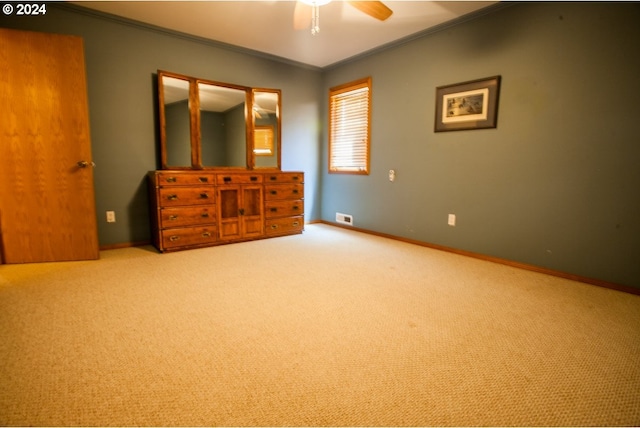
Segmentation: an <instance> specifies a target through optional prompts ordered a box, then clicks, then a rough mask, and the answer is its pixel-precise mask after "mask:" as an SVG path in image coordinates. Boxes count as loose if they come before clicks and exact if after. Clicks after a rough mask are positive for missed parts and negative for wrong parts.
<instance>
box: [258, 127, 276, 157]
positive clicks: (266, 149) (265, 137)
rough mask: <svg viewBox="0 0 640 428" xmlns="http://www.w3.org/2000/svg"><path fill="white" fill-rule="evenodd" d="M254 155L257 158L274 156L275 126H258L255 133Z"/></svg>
mask: <svg viewBox="0 0 640 428" xmlns="http://www.w3.org/2000/svg"><path fill="white" fill-rule="evenodd" d="M253 153H255V154H256V156H271V155H272V154H273V126H256V127H255V129H254V131H253Z"/></svg>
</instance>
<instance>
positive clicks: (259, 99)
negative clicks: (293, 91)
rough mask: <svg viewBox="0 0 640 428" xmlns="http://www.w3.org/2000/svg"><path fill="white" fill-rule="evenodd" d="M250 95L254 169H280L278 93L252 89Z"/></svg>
mask: <svg viewBox="0 0 640 428" xmlns="http://www.w3.org/2000/svg"><path fill="white" fill-rule="evenodd" d="M252 93H253V110H252V111H253V158H254V167H255V168H278V169H280V128H281V126H280V91H279V90H277V89H253V90H252Z"/></svg>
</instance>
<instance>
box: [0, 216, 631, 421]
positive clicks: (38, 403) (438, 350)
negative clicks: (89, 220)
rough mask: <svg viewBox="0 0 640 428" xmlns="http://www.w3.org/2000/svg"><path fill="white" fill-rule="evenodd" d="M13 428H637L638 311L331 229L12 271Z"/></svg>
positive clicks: (577, 286) (625, 301)
mask: <svg viewBox="0 0 640 428" xmlns="http://www.w3.org/2000/svg"><path fill="white" fill-rule="evenodd" d="M0 424H1V425H48V426H51V425H54V426H58V425H65V426H69V425H83V426H93V425H101V426H107V425H118V426H122V425H126V426H139V425H154V426H168V425H183V426H184V425H188V426H200V425H207V426H213V425H224V426H238V425H251V426H256V425H261V426H263V425H268V426H283V425H287V426H290V425H294V426H301V425H302V426H306V425H314V426H317V425H332V426H342V425H366V426H378V425H384V426H399V425H411V426H416V425H418V426H432V425H439V426H442V425H455V426H470V425H490V426H496V425H499V426H513V425H516V426H522V425H526V426H533V425H545V426H548V425H556V426H557V425H561V426H574V425H580V426H593V425H598V426H602V425H607V426H611V425H626V426H629V425H639V424H640V296H636V295H631V294H625V293H622V292H618V291H613V290H608V289H604V288H598V287H595V286H591V285H586V284H581V283H578V282H572V281H569V280H566V279H560V278H555V277H551V276H547V275H544V274H540V273H534V272H529V271H523V270H519V269H516V268H513V267H509V266H504V265H499V264H494V263H490V262H486V261H480V260H476V259H471V258H466V257H463V256H460V255H455V254H449V253H445V252H441V251H437V250H433V249H429V248H423V247H419V246H415V245H411V244H407V243H402V242H397V241H393V240H388V239H385V238H380V237H375V236H370V235H366V234H361V233H357V232H353V231H348V230H343V229H339V228H334V227H331V226H327V225H308V226H307V227H306V232H305V233H304V234H303V235H296V236H290V237H283V238H277V239H270V240H263V241H255V242H249V243H242V244H234V245H227V246H220V247H213V248H206V249H200V250H193V251H186V252H179V253H172V254H158V253H157V252H155V250H153V249H152V248H150V247H140V248H127V249H120V250H111V251H103V252H102V253H101V259H100V260H99V261H90V262H68V263H45V264H38V265H4V266H0Z"/></svg>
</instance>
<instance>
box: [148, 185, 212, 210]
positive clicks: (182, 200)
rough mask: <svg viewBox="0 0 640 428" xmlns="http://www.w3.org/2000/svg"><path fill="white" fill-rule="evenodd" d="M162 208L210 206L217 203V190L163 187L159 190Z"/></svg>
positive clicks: (207, 187)
mask: <svg viewBox="0 0 640 428" xmlns="http://www.w3.org/2000/svg"><path fill="white" fill-rule="evenodd" d="M158 193H159V194H160V200H159V201H158V205H160V206H161V207H171V206H179V205H210V204H214V203H215V197H216V193H215V189H214V188H213V187H211V186H198V187H184V188H183V187H163V188H161V189H159V192H158Z"/></svg>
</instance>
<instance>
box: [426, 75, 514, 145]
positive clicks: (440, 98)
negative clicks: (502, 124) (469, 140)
mask: <svg viewBox="0 0 640 428" xmlns="http://www.w3.org/2000/svg"><path fill="white" fill-rule="evenodd" d="M500 80H501V76H492V77H485V78H483V79H477V80H470V81H468V82H462V83H456V84H453V85H446V86H438V87H437V88H436V117H435V127H434V131H435V132H445V131H463V130H470V129H487V128H496V127H497V125H498V101H499V97H500Z"/></svg>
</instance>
